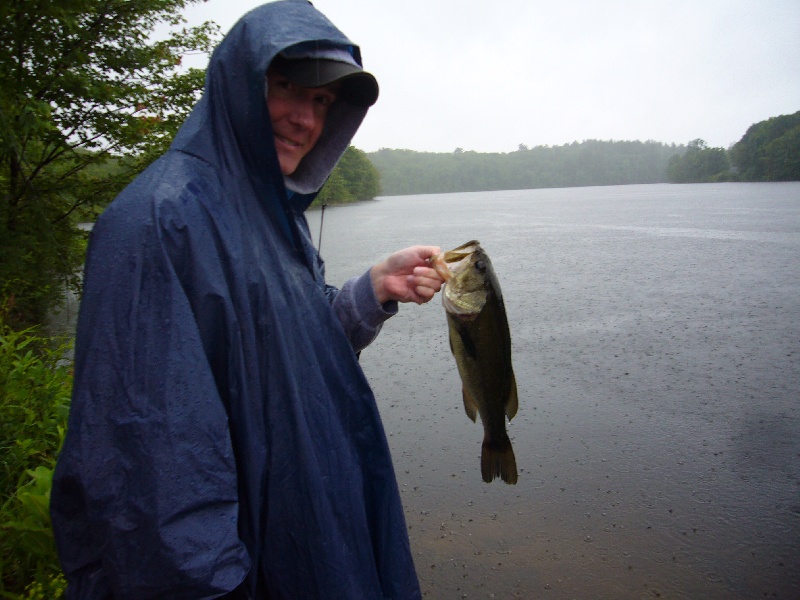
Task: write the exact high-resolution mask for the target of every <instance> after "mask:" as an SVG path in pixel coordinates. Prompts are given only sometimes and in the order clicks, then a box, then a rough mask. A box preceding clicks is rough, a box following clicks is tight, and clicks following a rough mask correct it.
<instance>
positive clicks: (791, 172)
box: [667, 111, 800, 183]
mask: <svg viewBox="0 0 800 600" xmlns="http://www.w3.org/2000/svg"><path fill="white" fill-rule="evenodd" d="M667 177H668V179H669V181H671V182H673V183H704V182H710V181H799V180H800V111H798V112H796V113H794V114H791V115H781V116H778V117H772V118H770V119H766V120H764V121H760V122H758V123H755V124H753V125H751V126H750V127H749V128H748V129H747V131H746V132H745V134H744V136H742V139H741V140H739V141H738V142H736V143H735V144H733V146H731V147H730V148H729V149H728V150H727V151H726V150H725V149H724V148H709V147H708V145H707V144H706V143H705V141H704V140H702V139H696V140H692V141H691V142H689V145H688V147H687V150H686V152H685V153H684V154H682V155H676V156H673V157H672V158H671V159H670V161H669V164H668V165H667Z"/></svg>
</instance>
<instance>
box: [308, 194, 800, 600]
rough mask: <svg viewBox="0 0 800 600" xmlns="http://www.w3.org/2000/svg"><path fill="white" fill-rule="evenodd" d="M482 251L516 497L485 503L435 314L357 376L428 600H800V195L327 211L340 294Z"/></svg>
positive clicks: (439, 203)
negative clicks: (436, 251) (506, 330)
mask: <svg viewBox="0 0 800 600" xmlns="http://www.w3.org/2000/svg"><path fill="white" fill-rule="evenodd" d="M319 218H320V212H319V211H316V212H313V213H310V214H309V222H310V223H311V227H312V231H313V232H314V238H315V239H316V238H317V235H318V232H319ZM473 238H474V239H478V240H480V242H481V243H482V245H483V246H484V248H485V250H486V251H487V253H488V254H489V256H490V257H491V259H492V262H493V264H494V268H495V271H496V272H497V275H498V278H499V280H500V283H501V285H502V288H503V293H504V297H505V303H506V309H507V311H508V317H509V322H510V326H511V335H512V347H513V362H514V369H515V373H516V378H517V383H518V387H519V397H520V408H519V412H518V413H517V416H516V417H515V418H514V420H513V421H512V423H511V425H510V426H509V434H510V435H511V438H512V442H513V445H514V450H515V454H516V458H517V465H518V466H519V468H520V474H519V483H518V484H517V485H516V486H509V485H505V484H503V483H502V482H501V481H499V480H496V481H495V482H493V483H491V484H485V483H483V481H482V480H481V477H480V468H479V457H480V444H481V440H482V435H483V434H482V428H481V426H480V424H473V423H472V422H471V421H469V420H468V418H467V417H466V415H465V413H464V409H463V406H462V401H461V385H460V380H459V377H458V373H457V371H456V367H455V362H454V360H453V358H452V356H451V354H450V351H449V348H448V343H447V325H446V320H445V315H444V310H443V308H442V306H441V303H440V300H439V298H438V297H437V298H436V299H435V300H434V301H432V302H431V303H429V304H427V305H424V306H421V307H418V306H413V305H403V306H402V307H401V310H400V314H399V315H398V316H396V317H394V318H393V319H391V320H390V321H389V322H387V324H386V325H385V327H384V330H383V332H382V334H381V335H380V337H379V338H378V340H377V341H376V342H375V343H374V344H373V345H372V346H370V347H369V348H367V349H366V350H365V351H364V352H363V353H362V356H361V361H362V364H363V367H364V370H365V371H366V373H367V376H368V377H369V379H370V381H371V383H372V385H373V388H374V390H375V393H376V396H377V398H378V402H379V405H380V409H381V413H382V415H383V419H384V424H385V427H386V431H387V434H388V436H389V441H390V444H391V447H392V452H393V456H394V461H395V468H396V471H397V477H398V480H399V483H400V487H401V490H402V497H403V502H404V506H405V511H406V518H407V522H408V527H409V532H410V536H411V543H412V547H413V551H414V556H415V561H416V565H417V570H418V573H419V577H420V581H421V584H422V588H423V591H424V593H425V595H426V597H429V598H435V599H449V598H551V599H554V600H555V599H559V600H560V599H562V598H564V599H566V598H579V599H583V598H614V599H616V598H626V599H627V598H659V597H660V598H703V599H726V600H730V599H742V600H744V599H752V598H785V599H789V600H795V599H797V598H800V183H787V184H778V183H776V184H719V185H717V184H707V185H642V186H618V187H595V188H571V189H550V190H527V191H506V192H481V193H466V194H442V195H429V196H404V197H391V198H381V199H378V200H375V201H371V202H364V203H359V204H357V205H353V206H345V207H329V208H328V209H327V210H326V211H325V213H324V228H323V233H322V244H321V246H322V248H321V250H322V255H323V257H324V258H325V260H326V263H327V269H328V280H329V281H330V282H331V283H334V284H340V283H342V282H343V281H344V280H345V279H346V278H348V277H350V276H353V275H356V274H360V273H361V272H363V270H364V269H366V268H368V266H369V265H370V264H372V263H374V262H377V261H378V260H380V259H382V258H383V257H385V256H386V255H388V254H389V253H390V252H392V251H394V250H396V249H399V248H402V247H405V246H408V245H412V244H415V243H425V244H434V245H439V246H442V247H443V248H444V249H449V248H453V247H455V246H458V245H460V244H461V243H463V242H466V241H468V240H470V239H473Z"/></svg>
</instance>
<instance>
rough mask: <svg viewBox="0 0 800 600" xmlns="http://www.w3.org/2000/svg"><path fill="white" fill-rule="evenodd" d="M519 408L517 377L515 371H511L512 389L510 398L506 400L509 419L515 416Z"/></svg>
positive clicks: (509, 394) (509, 393) (509, 392)
mask: <svg viewBox="0 0 800 600" xmlns="http://www.w3.org/2000/svg"><path fill="white" fill-rule="evenodd" d="M518 408H519V398H518V397H517V379H516V377H514V372H513V371H512V372H511V389H510V390H509V391H508V400H506V416H507V417H508V420H509V421H510V420H511V419H513V418H514V415H516V414H517V409H518Z"/></svg>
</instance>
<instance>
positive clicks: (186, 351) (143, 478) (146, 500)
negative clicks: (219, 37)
mask: <svg viewBox="0 0 800 600" xmlns="http://www.w3.org/2000/svg"><path fill="white" fill-rule="evenodd" d="M298 45H300V46H298ZM290 46H291V47H293V48H297V47H300V48H303V47H311V48H324V47H330V48H340V49H345V50H347V51H348V52H350V53H351V55H352V56H353V57H354V58H355V60H357V61H358V62H359V63H360V54H359V50H358V48H357V47H355V46H354V45H353V44H352V43H351V42H349V41H348V40H347V39H346V38H345V37H344V36H343V35H342V34H341V33H340V32H339V31H338V30H337V29H336V28H335V27H334V26H333V25H332V24H331V23H330V22H328V21H327V20H326V19H325V17H323V16H322V15H321V14H320V13H318V12H317V11H316V10H315V9H314V8H313V7H312V6H311V5H310V4H309V3H307V2H304V1H297V0H287V1H284V2H276V3H271V4H268V5H265V6H262V7H260V8H258V9H256V10H254V11H252V12H251V13H249V14H248V15H246V16H245V17H244V18H243V19H242V20H241V21H240V22H239V23H238V24H237V25H236V26H235V27H234V28H233V29H232V30H231V32H230V33H229V34H228V35H227V36H226V38H225V40H224V41H223V42H222V43H221V44H220V46H219V48H218V49H217V50H216V52H215V53H214V55H213V57H212V59H211V62H210V64H209V68H208V73H207V78H206V90H205V94H204V97H203V99H202V100H201V101H200V102H199V103H198V105H197V106H196V108H195V109H194V111H193V113H192V114H191V116H190V117H189V119H188V120H187V121H186V123H185V124H184V126H183V128H182V129H181V131H180V132H179V134H178V136H177V137H176V139H175V141H174V143H173V146H172V148H171V149H170V151H169V152H168V153H167V154H165V155H164V156H163V157H161V158H160V159H159V160H157V161H156V162H155V163H153V165H151V166H150V168H148V169H147V170H146V171H145V172H144V173H143V174H142V175H140V176H139V177H138V178H137V179H136V180H135V181H134V182H133V183H132V184H131V185H130V186H129V187H128V188H127V189H126V190H125V191H124V192H122V194H121V195H120V196H119V197H118V198H117V199H116V200H115V201H114V202H113V203H112V204H111V206H110V207H109V208H108V209H107V211H106V212H105V213H104V214H103V215H102V217H101V218H100V219H99V221H98V223H97V224H96V226H95V228H94V231H93V232H92V235H91V240H90V248H89V252H88V257H87V261H86V269H85V287H84V296H83V301H82V305H81V310H80V315H79V322H78V332H77V339H76V355H75V387H74V393H73V401H72V408H71V413H70V420H69V429H68V432H67V437H66V440H65V443H64V447H63V450H62V453H61V455H60V457H59V461H58V465H57V467H56V472H55V476H54V481H53V490H52V502H51V513H52V519H53V526H54V530H55V534H56V541H57V545H58V549H59V555H60V558H61V561H62V565H63V568H64V571H65V573H66V575H67V579H68V581H69V588H68V592H67V598H69V599H76V598H81V599H100V598H103V599H105V598H111V597H113V598H121V599H122V598H124V599H135V600H145V599H148V598H168V599H183V598H185V599H190V598H191V599H193V600H198V599H201V598H217V597H225V598H236V599H240V598H252V599H264V598H269V599H292V600H296V599H300V598H303V599H306V598H307V599H312V598H336V599H348V600H358V599H370V600H375V599H380V598H397V599H400V598H402V599H405V598H418V597H419V596H420V593H419V587H418V582H417V578H416V574H415V571H414V566H413V563H412V558H411V553H410V549H409V543H408V536H407V531H406V525H405V521H404V518H403V513H402V507H401V503H400V498H399V493H398V489H397V483H396V480H395V475H394V472H393V468H392V465H391V459H390V454H389V448H388V445H387V442H386V437H385V434H384V431H383V428H382V425H381V421H380V417H379V414H378V409H377V406H376V402H375V398H374V396H373V394H372V392H371V390H370V387H369V385H368V383H367V381H366V379H365V377H364V374H363V372H362V370H361V368H360V366H359V363H358V360H357V356H356V353H355V351H357V350H359V349H360V348H361V346H363V345H365V344H366V343H368V342H369V341H370V340H371V339H372V338H373V337H374V336H375V335H376V333H377V331H378V330H379V328H380V323H381V322H382V321H383V320H385V319H386V318H387V317H388V316H389V315H390V314H392V312H393V309H392V307H391V306H389V307H387V306H383V307H381V306H380V305H378V304H377V301H376V300H375V298H374V294H372V290H371V286H370V284H369V275H368V274H365V275H364V276H362V277H361V278H356V279H354V280H351V281H350V282H348V284H347V285H346V286H344V287H343V289H342V290H341V291H339V290H336V289H335V288H332V287H330V286H327V285H326V284H325V281H324V274H323V267H322V262H321V261H320V259H319V256H318V254H317V252H316V250H315V249H314V248H313V246H312V243H311V240H310V236H309V233H308V228H307V224H306V222H305V218H304V217H303V215H302V211H303V210H304V209H305V208H306V207H307V205H308V204H309V203H310V202H311V200H312V199H313V197H314V195H315V192H316V191H317V190H318V189H319V187H320V186H321V185H322V183H323V182H324V180H325V178H326V177H327V176H328V175H329V173H330V170H331V169H332V167H333V165H334V163H335V162H336V160H337V159H338V158H339V156H341V154H342V152H343V151H344V150H345V148H346V147H347V144H348V143H349V141H350V139H351V137H352V135H353V133H354V132H355V130H356V129H357V127H358V125H359V124H360V122H361V119H362V118H363V116H364V114H365V113H366V108H358V107H352V106H342V105H340V104H341V103H339V102H337V103H335V104H334V105H333V106H332V107H331V109H330V113H329V116H328V119H327V121H326V126H325V130H324V132H323V134H322V137H321V138H320V141H319V142H318V144H317V146H316V147H315V150H314V151H313V152H312V153H311V154H309V155H308V156H307V157H306V158H305V159H304V160H303V163H301V166H300V168H299V169H298V171H297V172H296V173H295V174H293V177H292V178H287V180H286V181H285V180H284V177H283V176H282V174H281V172H280V168H279V165H278V161H277V157H276V153H275V147H274V144H273V138H272V131H271V125H270V119H269V115H268V112H267V106H266V102H265V99H264V94H265V88H264V75H265V72H266V70H267V66H268V65H269V63H270V61H271V60H272V58H273V57H274V56H275V55H276V53H278V52H281V51H283V50H285V49H286V48H288V47H290ZM287 187H288V188H290V189H291V190H293V191H294V193H289V192H287Z"/></svg>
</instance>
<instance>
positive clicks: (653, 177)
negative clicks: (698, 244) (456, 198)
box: [367, 140, 686, 196]
mask: <svg viewBox="0 0 800 600" xmlns="http://www.w3.org/2000/svg"><path fill="white" fill-rule="evenodd" d="M684 152H686V146H676V145H675V144H673V145H667V144H662V143H660V142H653V141H647V142H639V141H635V142H626V141H600V140H586V141H584V142H580V143H578V142H573V143H572V144H564V145H563V146H536V147H534V148H528V147H526V146H525V145H522V144H521V145H520V147H519V149H518V150H517V151H516V152H509V153H482V152H472V151H464V150H461V149H460V148H457V149H456V150H455V151H454V152H452V153H433V152H415V151H413V150H390V149H387V148H383V149H381V150H378V151H377V152H371V153H368V154H367V156H368V157H369V160H370V161H371V162H372V164H373V165H375V167H376V168H377V169H378V172H379V173H380V175H381V188H382V191H383V194H385V195H387V196H393V195H402V194H435V193H441V192H473V191H487V190H503V189H533V188H544V187H578V186H587V185H615V184H625V183H661V182H666V181H667V164H668V163H669V159H670V158H671V157H672V156H675V155H682V154H683V153H684Z"/></svg>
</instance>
